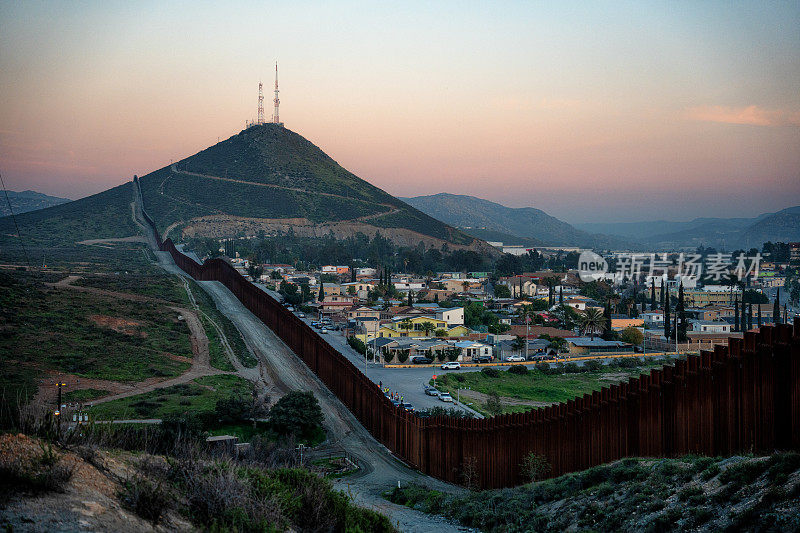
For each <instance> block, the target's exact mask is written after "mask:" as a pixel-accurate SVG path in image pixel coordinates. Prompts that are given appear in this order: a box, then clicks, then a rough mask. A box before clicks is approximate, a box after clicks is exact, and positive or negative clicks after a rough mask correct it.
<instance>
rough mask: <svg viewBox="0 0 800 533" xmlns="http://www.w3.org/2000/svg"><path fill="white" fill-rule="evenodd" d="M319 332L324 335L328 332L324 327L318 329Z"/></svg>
mask: <svg viewBox="0 0 800 533" xmlns="http://www.w3.org/2000/svg"><path fill="white" fill-rule="evenodd" d="M319 332H320V333H322V334H323V335H325V334H326V333H328V330H327V329H325V328H322V329H321V330H319Z"/></svg>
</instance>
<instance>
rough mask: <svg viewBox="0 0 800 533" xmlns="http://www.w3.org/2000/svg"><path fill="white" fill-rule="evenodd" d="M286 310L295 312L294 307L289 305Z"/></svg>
mask: <svg viewBox="0 0 800 533" xmlns="http://www.w3.org/2000/svg"><path fill="white" fill-rule="evenodd" d="M286 310H287V311H289V312H290V313H293V312H294V307H292V306H289V307H287V308H286Z"/></svg>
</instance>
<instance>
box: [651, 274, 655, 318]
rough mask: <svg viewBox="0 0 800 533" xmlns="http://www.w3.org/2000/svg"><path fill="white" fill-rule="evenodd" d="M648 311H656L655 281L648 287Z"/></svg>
mask: <svg viewBox="0 0 800 533" xmlns="http://www.w3.org/2000/svg"><path fill="white" fill-rule="evenodd" d="M650 310H651V311H655V310H656V280H655V279H654V280H653V281H652V284H651V285H650Z"/></svg>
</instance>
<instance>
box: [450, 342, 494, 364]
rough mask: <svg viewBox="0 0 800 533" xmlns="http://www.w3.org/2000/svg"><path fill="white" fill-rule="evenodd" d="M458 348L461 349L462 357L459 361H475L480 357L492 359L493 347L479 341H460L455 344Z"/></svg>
mask: <svg viewBox="0 0 800 533" xmlns="http://www.w3.org/2000/svg"><path fill="white" fill-rule="evenodd" d="M455 347H456V348H460V349H461V355H459V356H458V360H459V361H469V360H475V359H478V358H479V357H487V356H488V357H492V347H491V346H489V345H488V344H484V343H482V342H477V341H458V342H456V343H455Z"/></svg>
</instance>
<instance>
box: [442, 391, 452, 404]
mask: <svg viewBox="0 0 800 533" xmlns="http://www.w3.org/2000/svg"><path fill="white" fill-rule="evenodd" d="M439 399H440V400H442V401H443V402H450V403H452V402H453V397H452V396H450V393H449V392H440V393H439Z"/></svg>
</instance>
